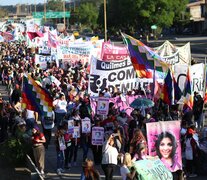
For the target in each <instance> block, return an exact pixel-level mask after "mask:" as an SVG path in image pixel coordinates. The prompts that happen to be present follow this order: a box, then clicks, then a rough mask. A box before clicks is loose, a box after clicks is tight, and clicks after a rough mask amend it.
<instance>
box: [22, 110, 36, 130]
mask: <svg viewBox="0 0 207 180" xmlns="http://www.w3.org/2000/svg"><path fill="white" fill-rule="evenodd" d="M25 119H26V128H27V130H32V129H33V128H34V126H35V125H36V124H37V120H38V113H37V112H35V111H32V110H29V109H26V113H25Z"/></svg>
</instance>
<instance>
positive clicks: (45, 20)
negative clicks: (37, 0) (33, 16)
mask: <svg viewBox="0 0 207 180" xmlns="http://www.w3.org/2000/svg"><path fill="white" fill-rule="evenodd" d="M44 20H45V22H46V0H44Z"/></svg>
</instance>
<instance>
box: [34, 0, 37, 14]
mask: <svg viewBox="0 0 207 180" xmlns="http://www.w3.org/2000/svg"><path fill="white" fill-rule="evenodd" d="M34 11H35V14H36V11H37V7H36V0H34Z"/></svg>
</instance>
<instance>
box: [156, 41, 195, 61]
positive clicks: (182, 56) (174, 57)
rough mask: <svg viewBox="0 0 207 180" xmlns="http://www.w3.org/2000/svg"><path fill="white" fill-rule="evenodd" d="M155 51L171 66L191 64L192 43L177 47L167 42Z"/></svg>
mask: <svg viewBox="0 0 207 180" xmlns="http://www.w3.org/2000/svg"><path fill="white" fill-rule="evenodd" d="M154 50H155V52H156V53H158V54H159V55H160V56H161V57H162V58H163V60H164V61H165V62H166V63H168V64H170V65H175V64H188V65H190V64H191V50H190V43H187V44H185V45H184V46H181V47H177V46H175V45H173V44H172V43H170V42H169V41H165V42H164V43H163V44H162V45H161V46H159V47H156V48H154Z"/></svg>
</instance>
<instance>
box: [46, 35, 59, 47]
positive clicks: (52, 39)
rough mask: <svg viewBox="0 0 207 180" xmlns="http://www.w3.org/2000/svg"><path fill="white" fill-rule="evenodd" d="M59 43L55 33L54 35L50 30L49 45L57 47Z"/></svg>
mask: <svg viewBox="0 0 207 180" xmlns="http://www.w3.org/2000/svg"><path fill="white" fill-rule="evenodd" d="M57 45H58V41H57V39H56V37H55V35H53V34H52V33H51V32H50V31H48V46H50V47H53V48H57Z"/></svg>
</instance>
